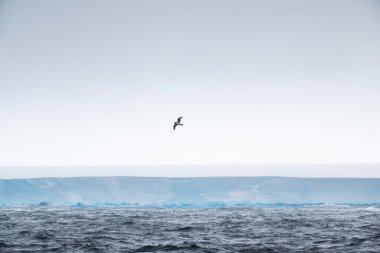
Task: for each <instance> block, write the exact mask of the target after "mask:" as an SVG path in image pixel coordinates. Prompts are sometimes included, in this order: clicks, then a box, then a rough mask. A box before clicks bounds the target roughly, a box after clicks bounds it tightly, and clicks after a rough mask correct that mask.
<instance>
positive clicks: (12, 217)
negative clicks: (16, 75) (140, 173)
mask: <svg viewBox="0 0 380 253" xmlns="http://www.w3.org/2000/svg"><path fill="white" fill-rule="evenodd" d="M0 252H380V208H379V207H350V206H311V207H232V208H128V207H84V208H78V207H64V208H58V207H46V208H41V207H12V208H10V207H2V208H0Z"/></svg>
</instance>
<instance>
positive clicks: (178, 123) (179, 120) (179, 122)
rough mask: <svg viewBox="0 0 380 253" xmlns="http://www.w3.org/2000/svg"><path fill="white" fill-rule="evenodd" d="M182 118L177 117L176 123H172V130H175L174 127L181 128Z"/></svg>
mask: <svg viewBox="0 0 380 253" xmlns="http://www.w3.org/2000/svg"><path fill="white" fill-rule="evenodd" d="M182 118H183V117H179V118H178V119H177V122H174V126H173V129H174V130H175V128H176V126H183V124H181V119H182Z"/></svg>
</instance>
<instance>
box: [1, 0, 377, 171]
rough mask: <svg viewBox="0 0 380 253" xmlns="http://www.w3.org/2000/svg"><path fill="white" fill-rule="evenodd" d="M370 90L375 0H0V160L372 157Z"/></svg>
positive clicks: (373, 100)
mask: <svg viewBox="0 0 380 253" xmlns="http://www.w3.org/2000/svg"><path fill="white" fill-rule="evenodd" d="M379 98H380V2H379V1H359V0H355V1H353V0H348V1H346V0H339V1H337V0H321V1H301V0H300V1H280V0H278V1H272V0H269V1H267V0H265V1H264V0H263V1H239V0H238V1H235V0H234V1H232V0H231V1H216V0H215V1H210V0H206V1H204V0H202V1H194V0H192V1H190V0H189V1H177V0H171V1H167V0H165V1H161V0H160V1H144V0H143V1H137V0H136V1H116V0H113V1H105V0H104V1H98V0H91V1H90V0H88V1H84V0H66V1H47V0H34V1H27V0H12V1H4V0H3V1H0V165H136V164H137V165H143V164H150V165H156V164H158V165H163V164H182V165H186V164H256V163H380V155H379V154H380V131H379V129H380V116H379V115H380V99H379ZM178 116H184V118H183V123H184V124H185V125H184V127H181V128H179V129H178V130H176V131H175V132H174V131H173V130H172V122H174V121H175V119H176V118H177V117H178ZM46 175H47V176H48V175H49V173H47V174H46ZM348 175H349V172H348ZM0 176H1V175H0Z"/></svg>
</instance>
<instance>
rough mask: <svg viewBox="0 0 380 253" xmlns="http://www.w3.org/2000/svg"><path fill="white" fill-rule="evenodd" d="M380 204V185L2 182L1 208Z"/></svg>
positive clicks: (223, 180) (332, 181) (327, 181)
mask: <svg viewBox="0 0 380 253" xmlns="http://www.w3.org/2000/svg"><path fill="white" fill-rule="evenodd" d="M276 203H282V204H306V203H316V204H317V203H319V204H321V203H325V204H326V203H327V204H377V203H380V179H354V178H352V179H351V178H287V177H205V178H159V177H158V178H149V177H77V178H39V179H8V180H0V205H3V206H4V205H5V206H8V205H41V206H47V205H53V206H59V205H78V204H79V205H99V204H109V205H153V206H170V205H174V206H180V205H182V206H183V205H189V206H213V205H214V206H215V205H222V206H223V205H226V206H229V205H232V206H233V205H255V204H269V205H270V204H276Z"/></svg>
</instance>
